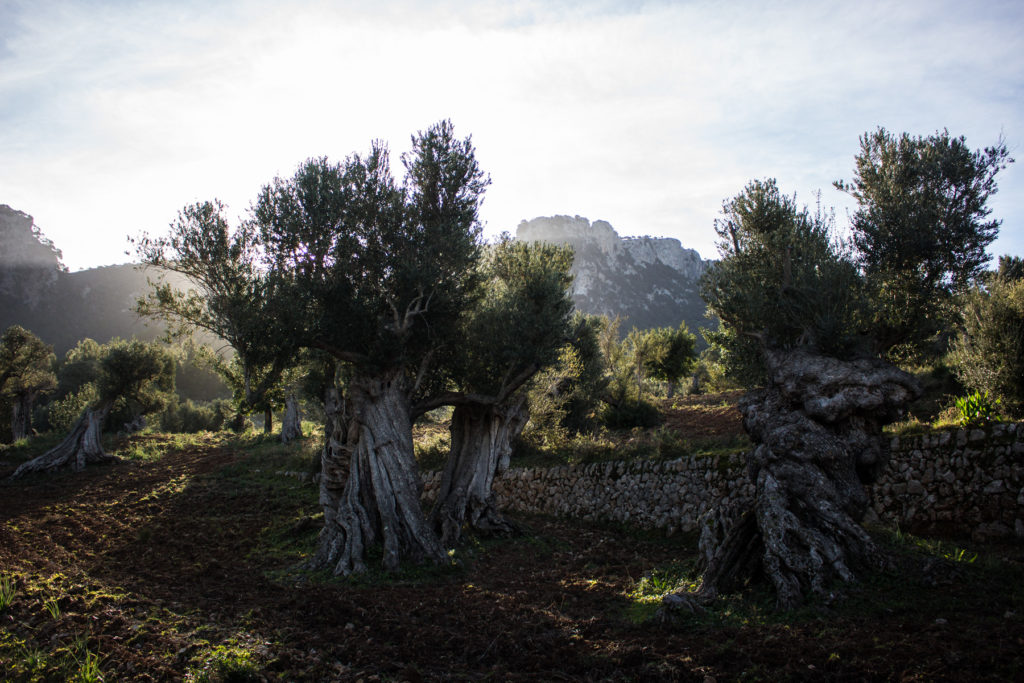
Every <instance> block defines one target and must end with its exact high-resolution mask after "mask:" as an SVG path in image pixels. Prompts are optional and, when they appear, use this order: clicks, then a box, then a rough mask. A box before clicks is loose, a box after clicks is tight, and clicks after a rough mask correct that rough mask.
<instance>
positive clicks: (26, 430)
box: [11, 396, 32, 443]
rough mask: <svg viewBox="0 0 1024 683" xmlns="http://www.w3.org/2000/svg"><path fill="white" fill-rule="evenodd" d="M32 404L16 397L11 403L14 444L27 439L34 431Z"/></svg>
mask: <svg viewBox="0 0 1024 683" xmlns="http://www.w3.org/2000/svg"><path fill="white" fill-rule="evenodd" d="M31 419H32V402H31V401H29V400H26V399H24V398H22V397H21V396H15V397H14V400H13V401H12V402H11V436H12V437H13V438H12V441H13V442H15V443H16V442H18V441H21V440H22V439H24V438H25V437H27V436H28V435H29V434H30V433H31V431H32V425H31V423H30V421H31Z"/></svg>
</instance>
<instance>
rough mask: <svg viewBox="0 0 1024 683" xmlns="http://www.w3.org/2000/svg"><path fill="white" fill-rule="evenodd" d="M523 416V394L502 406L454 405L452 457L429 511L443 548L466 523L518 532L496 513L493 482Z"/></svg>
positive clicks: (504, 463) (492, 530)
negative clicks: (432, 507) (431, 509)
mask: <svg viewBox="0 0 1024 683" xmlns="http://www.w3.org/2000/svg"><path fill="white" fill-rule="evenodd" d="M528 417H529V416H528V414H527V410H526V396H525V394H523V395H520V396H513V397H512V398H511V399H510V400H508V401H507V402H506V403H505V404H502V405H483V404H468V405H456V406H455V410H454V411H453V412H452V427H451V434H452V447H451V456H450V457H449V458H448V464H447V465H446V466H445V470H444V475H443V476H442V478H441V489H440V491H439V492H438V496H437V501H436V502H435V504H434V511H433V513H432V515H431V518H432V520H433V524H434V528H435V529H436V530H437V532H438V533H439V534H441V543H442V544H444V545H445V546H446V547H453V546H454V545H455V544H457V543H458V542H459V540H460V539H461V538H462V530H463V528H464V527H465V526H467V525H468V526H469V527H471V528H473V529H475V530H477V531H481V532H483V533H488V534H512V533H515V532H516V531H517V528H516V526H515V525H514V524H512V522H510V521H509V520H507V519H506V518H505V516H504V515H502V514H501V512H499V511H498V508H497V505H496V504H495V500H494V491H493V485H494V477H495V475H497V474H498V473H499V472H501V471H502V470H504V469H506V468H507V467H508V460H509V456H510V455H511V452H512V442H513V441H514V440H515V438H516V437H517V436H518V435H519V434H520V432H522V431H523V427H524V426H525V425H526V421H527V419H528Z"/></svg>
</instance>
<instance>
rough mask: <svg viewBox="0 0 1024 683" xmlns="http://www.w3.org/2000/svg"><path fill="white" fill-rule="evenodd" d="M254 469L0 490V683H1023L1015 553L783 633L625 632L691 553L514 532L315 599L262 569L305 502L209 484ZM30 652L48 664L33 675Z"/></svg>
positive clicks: (294, 494) (582, 529)
mask: <svg viewBox="0 0 1024 683" xmlns="http://www.w3.org/2000/svg"><path fill="white" fill-rule="evenodd" d="M715 414H716V415H717V413H715ZM680 419H683V418H680ZM707 419H708V418H707V416H704V417H702V418H701V420H700V421H701V423H702V424H706V423H707ZM715 419H721V420H726V419H728V420H732V419H733V417H732V415H731V413H729V411H723V412H722V414H721V415H719V416H718V417H716V418H715ZM254 457H255V456H247V455H246V454H245V453H244V452H242V451H240V450H235V449H234V448H232V447H229V446H220V447H217V446H210V447H209V448H196V449H193V450H190V451H186V452H177V453H170V454H168V455H165V456H164V457H163V458H161V459H159V460H156V461H150V462H145V463H138V462H119V463H115V464H113V465H109V466H102V467H96V468H93V469H90V470H88V471H86V472H84V473H81V474H78V475H71V474H62V475H58V476H55V477H50V478H37V479H33V480H31V481H25V482H19V483H17V484H15V485H8V484H4V485H0V575H11V574H14V575H16V576H17V582H18V587H19V588H18V592H17V594H16V595H15V598H14V602H13V603H12V605H11V606H10V607H9V608H8V609H7V610H6V611H3V612H0V629H2V631H0V638H2V640H0V646H2V647H0V679H5V678H6V679H13V680H19V676H20V677H21V679H23V680H62V679H63V677H64V676H65V675H66V672H67V671H68V670H69V669H68V668H67V666H66V664H65V665H60V664H59V662H58V661H57V660H59V659H60V657H64V660H62V661H65V662H66V661H70V660H68V659H67V658H68V657H70V655H66V656H65V655H64V654H62V653H68V652H72V651H73V648H74V647H75V645H74V642H75V639H76V638H77V639H78V641H77V643H78V646H79V647H80V648H81V646H83V645H84V646H85V647H87V648H88V650H89V651H91V652H95V653H98V654H99V656H100V668H101V670H102V673H103V675H104V676H105V677H106V680H107V681H113V680H141V681H146V680H160V681H163V680H180V679H182V677H183V676H184V675H185V673H186V671H187V670H188V669H189V667H197V666H198V662H199V660H200V659H201V658H202V657H203V656H204V653H208V652H209V651H210V650H211V648H213V647H216V646H217V645H223V644H234V645H235V646H237V647H244V648H245V649H247V650H249V651H250V652H252V653H254V655H253V656H254V660H253V661H254V662H255V664H254V667H253V668H254V669H255V670H256V671H258V673H251V674H250V675H249V677H248V678H246V677H244V676H240V675H238V676H236V677H235V678H231V677H230V676H224V677H222V678H223V680H309V681H321V680H340V681H355V680H360V679H362V680H364V681H375V680H382V681H384V680H386V681H403V680H404V681H421V680H456V681H461V680H474V681H475V680H502V681H503V680H514V681H533V680H545V681H559V680H568V681H591V680H644V681H647V680H697V681H708V680H717V681H724V680H735V679H745V680H849V681H860V680H957V681H959V680H1015V679H1016V680H1020V679H1021V678H1024V626H1022V623H1024V622H1022V619H1021V616H1022V612H1024V595H1022V586H1024V581H1022V580H1021V579H1022V578H1024V572H1022V571H1021V560H1022V559H1024V552H1022V551H1021V547H1020V545H1011V546H1003V547H995V546H986V547H981V548H974V547H972V548H971V550H972V552H974V551H977V552H979V553H980V556H981V557H980V559H979V560H978V561H977V562H975V563H972V564H964V563H952V562H947V561H941V560H936V561H935V562H934V563H933V564H936V563H937V564H936V566H938V567H939V569H938V570H934V571H930V572H927V571H926V572H921V571H919V570H918V565H919V564H920V563H919V562H918V561H917V560H913V559H905V560H904V561H903V562H902V565H903V567H904V570H905V572H906V574H905V575H902V576H901V575H900V574H889V575H881V576H878V577H868V578H867V580H866V581H865V582H864V583H862V584H861V585H859V586H857V587H847V588H843V589H842V591H841V592H840V593H841V597H840V599H838V600H837V601H836V602H835V603H834V604H832V605H824V604H817V605H812V606H811V607H808V608H806V609H804V610H801V611H800V612H799V613H797V614H794V615H788V616H777V615H773V614H772V613H771V602H770V596H769V595H768V594H766V593H764V592H761V591H760V590H753V591H751V592H749V593H748V594H746V595H744V596H742V597H740V598H735V599H731V600H730V601H723V603H722V605H721V608H720V609H717V611H714V612H712V613H711V614H709V615H707V616H705V617H701V618H691V619H688V620H683V621H682V622H680V623H677V624H674V625H662V624H657V623H650V622H647V623H634V622H633V621H632V620H631V619H630V618H629V615H630V614H631V613H632V612H631V610H634V609H635V607H632V604H633V603H632V601H631V600H630V599H629V593H630V591H631V590H632V589H633V588H634V586H635V585H636V582H637V581H638V580H639V579H640V578H641V577H642V576H643V575H644V574H645V573H648V572H650V571H651V570H652V569H659V568H664V567H667V566H669V565H671V563H673V562H675V561H682V562H684V563H688V562H691V561H692V559H693V556H694V545H695V544H694V539H693V538H685V537H674V538H669V539H664V538H660V537H656V536H651V535H645V534H642V533H639V532H634V531H630V530H628V529H621V528H607V527H599V526H593V525H586V524H582V523H578V522H574V521H567V520H553V519H539V518H530V519H522V520H520V521H523V522H525V523H526V524H527V525H528V526H529V527H530V528H531V529H532V531H533V534H532V535H530V536H526V537H522V538H516V539H511V540H497V541H488V542H486V543H484V544H482V545H477V546H473V547H470V548H468V549H466V550H464V551H463V552H461V553H459V554H460V555H463V556H465V560H464V565H463V566H462V567H461V568H455V569H450V570H445V571H437V570H434V571H428V572H424V571H419V572H417V571H415V570H414V571H412V572H409V573H406V574H403V575H402V576H400V577H397V578H395V577H392V578H388V577H382V576H374V577H372V578H371V579H364V580H361V581H355V582H351V581H349V582H346V581H338V580H333V581H329V580H325V579H324V577H320V576H309V575H307V574H304V573H303V572H301V571H298V570H296V569H295V561H294V558H291V559H289V558H287V557H285V556H284V555H282V554H280V553H275V552H274V548H275V547H277V546H275V543H276V544H278V545H279V546H280V545H284V546H287V545H288V544H289V543H293V544H297V545H298V546H304V547H308V548H312V547H313V536H314V535H315V526H316V524H317V523H316V522H314V521H309V520H307V522H306V523H302V522H300V523H298V524H295V526H294V528H293V529H292V531H291V532H288V531H287V528H288V527H287V524H291V522H287V520H301V519H302V518H303V515H306V514H310V513H313V512H315V510H316V493H315V491H314V490H313V488H312V487H311V486H310V485H308V484H306V485H302V484H300V483H299V482H298V481H297V480H292V479H290V478H286V477H278V478H277V480H271V479H269V478H264V479H260V478H259V476H256V475H253V477H252V478H251V479H246V480H245V481H247V482H249V483H247V484H246V485H245V486H239V485H238V481H239V480H238V478H237V477H234V475H232V476H227V475H225V474H224V472H225V470H224V468H226V467H227V468H230V467H232V466H234V467H235V469H234V470H233V471H235V472H239V471H241V472H245V470H246V467H249V465H250V464H251V463H254V462H255V460H253V458H254ZM245 458H249V460H245ZM239 465H241V467H239ZM6 473H7V472H2V471H0V475H3V474H6ZM261 476H262V475H261ZM253 482H255V483H253ZM260 482H264V483H260ZM266 482H269V483H266ZM282 482H283V483H282ZM282 520H286V526H285V527H283V528H284V529H286V531H284V532H282V533H278V532H277V531H275V529H278V528H281V524H282ZM268 539H269V540H268ZM949 547H952V546H949ZM48 599H55V600H57V603H58V605H59V607H60V614H59V615H58V616H57V617H56V618H54V616H53V615H52V614H50V613H48V612H47V610H46V609H45V601H46V600H48ZM32 651H44V652H49V653H51V654H52V659H51V662H50V664H49V665H45V664H44V665H39V667H37V669H36V670H37V672H38V676H30V675H29V674H26V673H25V671H26V669H27V667H28V666H29V665H28V664H26V657H27V656H28V653H30V652H32ZM47 666H48V667H49V668H46V667H47ZM61 666H64V667H65V668H63V669H62V668H60V667H61ZM12 672H13V673H12ZM214 679H216V677H214Z"/></svg>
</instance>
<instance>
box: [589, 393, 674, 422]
mask: <svg viewBox="0 0 1024 683" xmlns="http://www.w3.org/2000/svg"><path fill="white" fill-rule="evenodd" d="M601 421H602V422H604V424H605V426H607V427H608V428H609V429H632V428H634V427H641V428H644V429H646V428H649V427H657V426H658V425H660V424H661V421H662V415H661V411H660V410H658V406H656V405H654V404H653V403H650V402H648V401H645V400H643V399H632V398H630V399H627V400H625V401H622V402H621V403H619V404H618V405H608V406H606V407H605V409H604V412H603V413H602V414H601Z"/></svg>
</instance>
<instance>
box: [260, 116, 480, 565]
mask: <svg viewBox="0 0 1024 683" xmlns="http://www.w3.org/2000/svg"><path fill="white" fill-rule="evenodd" d="M401 161H402V165H403V167H404V169H405V176H404V179H403V182H402V183H401V184H399V183H398V182H396V180H395V179H394V177H393V176H392V173H391V164H390V155H389V152H388V149H387V147H386V146H385V145H384V144H383V143H380V142H375V143H373V145H372V146H371V150H370V152H369V153H368V154H367V155H365V156H360V155H358V154H354V155H352V156H350V157H348V158H347V159H345V160H344V161H342V162H341V163H331V162H329V161H328V160H327V159H324V158H320V159H310V160H308V161H307V162H305V163H303V164H302V165H301V166H300V167H299V168H298V170H297V171H296V172H295V174H294V175H293V176H292V177H291V178H287V179H281V178H277V179H275V180H274V181H273V182H272V183H270V184H269V185H267V186H265V187H264V188H263V189H262V191H261V192H260V193H259V196H258V197H257V200H256V202H255V204H254V205H253V225H254V226H256V227H257V228H258V230H259V234H260V237H261V243H262V247H263V249H264V250H265V253H266V258H267V266H268V268H269V272H270V275H271V277H274V278H277V280H278V281H280V282H282V283H284V285H283V286H284V287H286V288H287V290H288V296H287V300H288V302H289V306H290V307H291V308H292V309H293V310H294V311H296V312H297V314H298V315H297V321H296V323H295V324H294V325H292V326H291V327H290V328H289V329H288V330H285V338H286V339H288V341H289V342H290V343H295V344H297V345H300V346H303V347H307V348H314V349H319V350H321V351H323V352H325V353H327V354H329V355H330V356H332V357H333V358H334V359H335V360H336V361H338V362H339V363H343V364H344V365H345V366H346V369H345V372H346V374H347V377H346V381H345V393H344V399H343V401H342V405H341V406H340V407H339V409H338V412H337V414H338V419H337V420H336V426H335V429H334V433H333V434H332V435H331V437H330V439H329V443H328V446H327V448H326V449H325V452H324V454H323V471H322V476H321V479H320V500H321V503H322V505H323V509H324V528H323V531H322V532H321V535H320V545H319V549H318V551H317V553H316V556H315V558H314V559H313V562H312V563H313V565H314V566H318V567H323V568H328V569H330V570H332V571H333V572H335V573H337V574H345V575H347V574H351V573H353V572H359V571H363V570H364V569H365V567H366V550H367V548H368V547H369V546H370V545H371V544H375V543H380V544H381V545H382V546H383V564H384V567H385V568H387V569H389V570H391V569H395V568H397V566H398V564H399V562H400V561H401V560H403V559H410V560H426V561H438V562H439V561H442V560H443V559H444V558H445V556H446V554H445V552H444V550H443V548H442V545H441V543H440V541H439V539H438V537H437V535H436V534H435V532H434V530H433V529H432V527H431V525H430V523H429V521H428V520H427V519H426V517H425V515H424V514H423V511H422V509H421V506H420V490H421V487H422V484H421V481H420V477H419V472H418V468H417V465H416V460H415V458H414V454H413V444H412V420H413V418H414V416H415V415H416V414H417V412H418V411H421V410H423V408H422V403H423V401H424V398H425V397H424V395H423V390H424V388H425V387H426V385H427V384H428V383H427V382H425V377H426V376H427V375H428V374H429V372H430V371H431V369H432V367H433V366H434V364H435V361H436V358H437V356H438V354H439V353H440V351H441V349H443V348H444V347H445V346H446V345H449V344H452V343H454V342H455V338H456V336H457V332H458V329H459V325H458V323H459V319H460V316H461V315H462V314H463V312H464V310H466V309H467V308H468V307H469V306H470V305H471V303H472V298H473V296H474V292H475V291H476V289H477V286H476V280H477V277H478V276H477V271H476V268H475V267H474V266H475V264H476V261H477V259H478V257H479V253H480V244H479V235H480V231H481V227H480V223H479V220H478V211H479V206H480V202H481V201H482V198H483V192H484V189H485V188H486V186H487V184H488V182H489V180H488V179H487V177H486V176H485V175H484V173H483V172H482V171H481V170H480V167H479V164H478V163H477V161H476V158H475V152H474V149H473V146H472V143H471V141H470V139H468V138H466V139H458V138H457V137H456V136H455V133H454V130H453V127H452V125H451V123H450V122H447V121H444V122H441V123H438V124H435V125H433V126H431V127H430V128H429V129H427V130H426V131H423V132H420V133H418V134H416V135H414V136H413V139H412V149H411V151H410V152H408V153H407V154H404V155H403V156H402V159H401Z"/></svg>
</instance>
